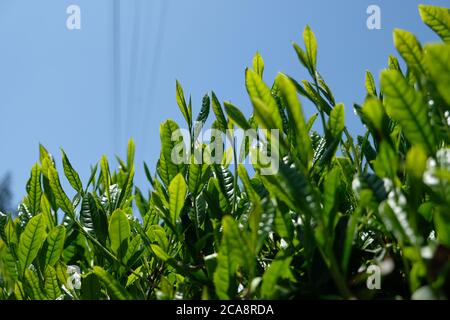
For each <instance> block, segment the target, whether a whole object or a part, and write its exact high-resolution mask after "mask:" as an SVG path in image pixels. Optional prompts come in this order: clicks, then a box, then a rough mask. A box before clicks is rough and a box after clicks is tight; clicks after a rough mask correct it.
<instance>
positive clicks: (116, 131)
mask: <svg viewBox="0 0 450 320" xmlns="http://www.w3.org/2000/svg"><path fill="white" fill-rule="evenodd" d="M120 49H121V48H120V0H114V3H113V65H114V69H113V77H114V110H113V128H112V130H113V152H114V153H116V154H117V153H118V151H119V150H118V146H119V144H120V141H119V140H120V137H121V132H122V125H121V119H120V110H121V105H122V103H121V99H122V95H121V65H120V60H121V59H120Z"/></svg>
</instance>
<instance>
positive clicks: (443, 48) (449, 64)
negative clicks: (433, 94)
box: [425, 44, 450, 105]
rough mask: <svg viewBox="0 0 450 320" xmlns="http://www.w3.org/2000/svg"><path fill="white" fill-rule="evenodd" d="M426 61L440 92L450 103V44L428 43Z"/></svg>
mask: <svg viewBox="0 0 450 320" xmlns="http://www.w3.org/2000/svg"><path fill="white" fill-rule="evenodd" d="M425 61H426V65H427V67H428V70H429V71H430V75H431V78H432V79H433V80H434V83H435V84H436V87H437V89H438V90H439V93H440V94H441V96H442V97H443V98H444V99H445V101H446V102H447V103H448V104H449V105H450V89H449V88H450V44H447V45H443V44H432V45H427V46H426V47H425Z"/></svg>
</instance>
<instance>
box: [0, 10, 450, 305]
mask: <svg viewBox="0 0 450 320" xmlns="http://www.w3.org/2000/svg"><path fill="white" fill-rule="evenodd" d="M419 9H420V10H419V11H420V15H421V17H422V19H423V21H424V22H425V24H427V25H428V26H429V27H430V28H431V29H432V30H434V31H435V32H436V33H437V34H438V35H439V36H440V37H441V38H442V43H436V44H427V45H425V46H422V45H421V44H420V43H419V41H418V40H417V39H416V37H415V36H414V35H413V34H411V33H410V32H407V31H404V30H395V31H394V42H395V46H396V48H397V50H398V52H399V54H400V56H401V57H402V58H403V60H404V61H405V63H406V65H407V69H406V70H401V68H400V64H399V62H398V60H397V59H396V58H395V57H394V56H390V57H389V64H388V67H387V69H386V70H384V71H382V73H381V76H380V85H379V86H377V85H376V83H375V80H374V77H373V76H372V74H371V73H370V72H367V74H366V81H365V84H366V88H367V97H366V99H365V101H364V102H363V103H362V104H361V105H354V106H353V107H354V111H355V112H356V113H357V115H358V116H359V118H360V119H361V121H362V123H363V124H364V126H365V128H366V129H367V130H366V133H365V134H364V135H363V136H357V137H353V136H352V135H351V134H350V133H349V132H348V130H347V129H346V127H345V112H348V110H349V109H348V108H345V107H344V105H343V104H339V103H336V101H335V98H334V96H333V93H332V91H331V89H330V88H329V87H328V86H327V84H326V82H325V80H324V79H323V78H322V77H321V75H320V73H319V71H318V69H317V44H316V39H315V36H314V33H313V32H312V31H311V29H310V28H309V27H306V28H305V30H304V33H303V40H304V48H302V47H301V46H299V45H297V44H294V49H295V52H296V53H297V55H298V58H299V60H300V63H301V64H302V65H303V66H304V67H305V68H306V70H307V71H308V72H309V75H310V77H311V78H310V79H309V80H302V81H296V80H295V79H293V78H291V77H289V76H288V75H286V74H283V73H280V74H278V75H277V77H276V78H275V80H274V82H273V84H272V85H271V86H268V85H267V84H266V83H265V82H264V81H263V72H264V62H263V60H262V57H261V56H260V55H259V54H256V56H255V57H254V59H253V67H252V68H249V69H247V70H246V71H245V80H246V82H245V84H246V88H247V91H248V94H249V97H250V100H251V102H252V105H253V115H252V116H251V117H250V118H247V117H246V116H245V115H244V114H243V113H242V112H241V111H240V110H239V108H237V107H236V106H234V105H233V104H231V103H229V102H223V103H221V102H220V100H219V99H218V97H217V96H216V95H215V94H214V92H212V93H210V94H207V95H205V97H204V98H203V102H202V105H201V110H200V112H199V114H198V116H197V117H196V118H195V119H196V121H194V117H193V110H192V109H193V108H192V103H191V100H190V99H189V100H186V98H185V95H184V93H183V89H182V87H181V85H180V84H179V83H177V86H176V102H177V104H178V106H179V107H180V110H181V112H182V114H183V116H184V119H185V120H186V123H187V128H188V132H189V137H190V138H191V139H188V138H186V137H184V138H181V140H180V139H179V140H177V141H173V140H172V136H173V134H174V133H175V132H176V131H177V129H178V128H179V125H178V124H177V123H175V122H174V121H173V120H167V121H165V122H163V123H162V124H161V127H160V135H161V153H160V158H159V160H158V163H157V167H156V173H155V174H152V172H151V171H150V169H149V168H148V167H147V166H146V165H145V168H144V169H145V174H146V176H147V178H148V181H149V185H151V191H149V192H148V193H147V192H142V191H141V190H139V188H138V187H136V186H135V185H134V184H133V177H134V172H135V168H134V149H135V146H134V143H133V141H131V140H130V142H129V144H128V151H127V157H126V159H125V160H122V159H120V158H118V159H117V160H118V163H119V166H118V169H116V170H112V169H111V166H110V163H109V162H108V159H107V158H106V157H103V158H102V159H101V160H100V161H99V163H98V164H97V165H95V166H94V167H93V168H92V174H91V176H90V178H89V180H88V181H87V183H83V182H82V181H81V180H80V178H79V175H78V173H77V172H76V170H75V169H74V167H73V166H72V164H71V163H70V161H69V159H68V157H67V155H66V154H65V153H64V151H62V168H63V171H60V172H58V170H57V169H56V166H55V161H56V159H55V158H54V157H53V156H52V155H51V154H50V153H49V152H48V151H47V150H46V149H45V148H44V147H43V146H40V157H39V158H40V159H39V163H36V164H35V165H34V166H33V168H32V169H31V174H30V179H29V181H28V183H27V186H26V190H27V194H26V196H25V197H24V199H23V201H22V202H21V204H20V206H19V209H18V211H19V213H18V215H17V216H12V215H6V214H3V213H2V214H1V215H0V235H1V240H0V289H1V290H0V298H1V299H280V298H284V299H295V298H305V297H308V298H321V299H329V298H338V299H339V298H344V299H349V298H359V299H373V298H396V297H402V298H406V299H409V298H432V299H438V298H448V297H449V295H450V149H448V145H449V140H450V128H449V124H450V11H449V10H448V9H445V8H438V7H433V6H420V8H419ZM299 97H301V99H307V100H309V101H311V102H312V104H314V105H315V107H316V108H317V113H316V114H315V115H314V116H313V117H312V118H310V119H305V117H304V114H303V112H302V107H301V103H300V99H299ZM210 109H212V112H213V114H214V116H215V120H214V122H213V124H212V128H214V129H217V130H220V131H221V132H227V136H228V138H229V139H230V140H232V144H233V145H234V146H235V148H231V149H227V150H226V151H225V153H224V154H223V159H219V160H220V161H219V162H218V163H210V162H208V161H201V162H202V163H198V162H199V161H196V158H195V155H194V154H192V155H190V156H189V157H186V156H185V154H184V155H183V157H184V160H188V161H187V163H184V162H186V161H184V162H181V163H179V162H174V160H173V151H174V150H177V149H176V147H177V145H179V144H181V146H183V144H185V145H184V147H186V148H187V149H189V148H191V149H192V150H194V151H205V150H207V149H208V147H209V146H210V144H211V143H213V141H208V142H205V141H203V142H200V143H199V142H198V140H196V138H197V136H198V135H199V130H200V127H201V125H203V124H204V123H205V122H206V120H207V119H208V116H209V113H210ZM316 121H317V122H318V124H316V125H314V124H315V122H316ZM316 127H321V129H318V131H317V130H314V128H316ZM238 128H241V129H245V130H249V129H257V128H260V129H277V130H278V132H279V135H278V138H277V139H275V140H269V139H266V140H264V139H261V141H265V142H263V145H261V144H259V145H258V146H256V147H255V146H251V145H250V140H249V138H248V137H247V139H245V140H244V143H243V145H242V146H243V147H242V148H240V149H238V148H236V146H237V144H236V143H235V142H236V141H235V140H234V138H233V135H232V133H233V130H237V129H238ZM227 130H228V131H227ZM256 132H257V134H260V132H262V131H256ZM319 132H320V133H319ZM269 137H272V135H271V134H268V136H267V138H269ZM218 139H219V138H216V140H215V141H214V142H215V143H217V142H219V143H220V144H222V143H224V141H220V139H219V140H218ZM211 140H212V139H211ZM269 141H271V142H269ZM273 141H274V142H275V143H276V144H277V145H278V149H279V150H278V151H279V159H278V162H277V165H278V167H279V168H278V171H277V172H276V173H275V174H270V175H266V174H262V173H261V172H262V169H263V164H262V163H261V161H259V162H258V161H256V162H254V164H253V166H252V168H250V166H248V165H243V164H239V165H230V162H231V161H230V160H231V159H233V160H235V161H234V162H237V161H236V160H238V158H239V159H240V160H243V159H249V157H253V159H256V158H257V157H258V156H268V155H269V152H265V151H264V150H263V149H264V147H269V145H270V147H274V146H275V144H274V143H273ZM264 143H265V144H266V145H264ZM271 150H272V151H270V154H271V155H273V154H274V152H273V150H274V149H271ZM178 151H180V150H178ZM210 151H211V150H210ZM203 154H204V156H205V157H207V156H209V157H212V156H214V155H216V153H215V151H211V152H210V153H209V154H208V153H207V152H206V153H203ZM197 160H198V159H197ZM200 160H205V159H203V158H202V159H200ZM63 175H64V176H65V179H67V181H68V182H69V183H70V186H71V187H72V188H73V190H74V192H75V193H76V195H75V196H74V197H73V198H72V199H71V198H69V197H68V195H67V193H66V192H65V191H64V190H63V188H62V186H61V182H60V181H61V180H60V179H61V177H62V176H63ZM377 275H379V276H380V277H381V278H380V279H377ZM380 286H381V287H380Z"/></svg>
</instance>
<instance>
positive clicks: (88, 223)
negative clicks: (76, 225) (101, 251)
mask: <svg viewBox="0 0 450 320" xmlns="http://www.w3.org/2000/svg"><path fill="white" fill-rule="evenodd" d="M80 223H81V225H82V226H83V228H84V230H85V231H87V232H88V233H89V234H91V235H93V236H95V237H96V238H97V239H98V240H99V241H100V243H101V244H105V242H106V237H107V235H108V222H107V218H106V215H105V212H104V211H103V210H99V209H98V207H97V204H96V202H95V199H94V196H93V195H92V194H91V193H86V194H85V195H84V197H83V200H82V202H81V210H80Z"/></svg>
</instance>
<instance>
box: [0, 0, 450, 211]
mask: <svg viewBox="0 0 450 320" xmlns="http://www.w3.org/2000/svg"><path fill="white" fill-rule="evenodd" d="M166 2H167V4H166V7H164V6H163V5H162V3H163V1H162V0H158V1H157V0H123V1H121V14H120V15H121V24H120V28H121V33H120V35H121V36H120V37H119V38H120V54H119V56H120V58H121V67H120V72H119V73H117V72H114V48H115V46H114V32H113V30H114V27H113V1H112V0H95V1H92V0H70V1H67V0H40V1H35V0H29V1H25V0H0V120H1V122H0V150H1V155H0V176H1V175H3V174H4V173H6V172H8V171H9V172H11V173H12V175H13V186H12V187H13V192H14V196H15V198H14V201H15V202H17V201H19V199H20V198H21V197H22V196H23V195H24V194H25V183H26V181H27V179H28V176H29V170H30V168H31V166H32V165H33V163H34V162H36V161H37V159H38V143H39V142H41V143H43V144H44V145H45V146H46V147H47V148H48V149H49V151H50V152H52V153H53V154H55V155H56V156H57V159H58V162H59V163H60V161H59V158H60V155H59V147H63V148H64V149H65V151H66V152H67V154H68V155H69V157H70V159H71V162H72V164H73V165H74V167H75V168H76V169H77V170H79V171H80V173H81V175H82V178H84V180H85V179H86V177H87V176H88V174H89V166H90V165H91V164H94V163H95V162H96V161H98V159H99V158H100V157H101V155H102V154H106V155H108V156H109V157H110V158H111V161H113V159H112V156H113V155H114V154H115V153H119V154H121V155H123V154H124V152H125V148H126V140H127V139H128V137H131V136H132V137H134V138H135V140H136V144H137V165H138V168H137V169H138V171H137V177H136V180H137V183H138V184H139V185H140V186H141V187H142V188H143V189H145V185H144V183H145V180H144V178H143V170H142V166H141V163H142V161H143V160H146V161H147V162H148V163H149V165H150V166H151V168H152V169H154V167H155V162H156V160H157V158H158V153H159V124H160V122H161V121H163V120H165V119H167V118H173V119H175V120H176V121H178V122H179V123H182V119H181V116H180V112H179V111H178V108H177V106H176V103H175V79H179V80H180V81H181V83H182V85H183V87H184V90H185V93H191V94H192V98H193V102H194V111H195V112H198V110H199V106H200V103H201V98H202V96H203V94H204V93H205V92H208V91H210V90H211V89H214V90H215V92H216V93H217V95H218V96H219V98H220V99H221V100H231V101H233V102H234V103H235V104H236V105H238V106H239V107H241V108H242V109H243V110H244V111H245V113H246V115H247V116H249V115H250V113H251V107H250V102H249V100H248V97H247V96H246V92H245V87H244V68H245V67H246V66H248V65H250V64H251V59H252V57H253V55H254V53H255V52H256V51H257V50H259V51H260V52H261V54H262V55H263V58H264V60H265V65H266V69H265V79H266V81H267V82H271V79H273V78H274V76H275V75H276V73H277V72H278V71H284V72H285V73H288V74H290V75H292V76H294V77H295V78H298V79H303V78H305V77H306V73H305V71H304V70H303V69H302V68H301V67H300V65H299V63H298V61H297V58H296V55H295V52H294V51H293V49H292V46H291V41H292V40H295V41H297V42H301V33H302V30H303V28H304V26H305V25H306V24H309V25H310V26H311V27H312V29H313V31H314V32H315V33H316V36H317V39H318V44H319V54H318V59H319V69H320V71H321V73H322V75H323V76H324V78H325V79H326V80H327V82H328V83H329V85H330V86H331V88H332V90H333V92H334V93H335V96H336V99H337V100H338V101H341V102H344V103H345V105H346V114H347V121H348V123H347V125H348V126H349V128H350V131H352V132H354V133H355V134H356V133H360V132H361V126H360V124H359V122H358V121H357V120H356V118H355V117H354V115H353V110H352V104H353V103H354V102H361V101H362V100H363V98H364V72H365V70H366V69H369V70H371V71H373V72H374V74H375V75H378V73H379V71H380V70H381V69H383V68H384V67H385V65H386V62H387V57H388V55H389V54H392V53H395V50H394V47H393V44H392V29H393V28H394V27H399V28H403V29H407V30H410V31H412V32H414V33H415V34H416V35H417V36H418V38H419V39H420V40H421V41H424V42H429V41H435V40H437V38H436V37H435V36H434V35H433V34H432V32H431V31H429V30H428V28H427V27H426V26H424V25H423V24H422V23H421V22H420V18H419V15H418V11H417V5H418V4H419V3H422V2H425V3H430V4H436V5H441V6H445V5H447V6H448V4H449V1H448V0H429V1H427V0H423V1H418V0H342V1H336V0H280V1H274V0H271V1H261V0H245V1H244V0H215V1H207V0H188V1H187V0H183V1H182V0H166ZM70 4H77V5H79V6H80V8H81V21H82V22H81V23H82V29H81V30H76V31H69V30H67V28H66V18H67V14H66V8H67V7H68V6H69V5H70ZM370 4H376V5H379V6H380V7H381V10H382V11H381V12H382V30H375V31H369V30H368V29H367V28H366V19H367V14H366V9H367V7H368V6H369V5H370ZM161 17H165V18H164V19H162V18H161ZM157 48H159V50H158V49H157ZM116 57H117V56H116ZM118 74H120V79H119V78H117V75H118ZM115 80H116V81H117V82H116V84H117V83H119V85H118V86H119V88H120V96H121V97H122V99H121V101H122V103H121V110H120V114H121V115H120V117H119V121H115V120H114V119H115V118H114V115H113V110H114V97H115V95H114V83H115ZM305 108H306V109H308V105H306V106H305ZM306 112H307V113H308V114H311V112H312V110H309V109H308V110H306ZM144 137H145V138H144Z"/></svg>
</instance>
